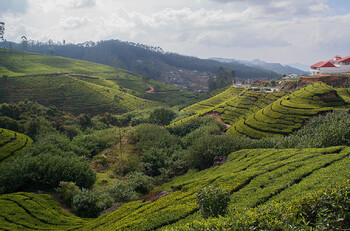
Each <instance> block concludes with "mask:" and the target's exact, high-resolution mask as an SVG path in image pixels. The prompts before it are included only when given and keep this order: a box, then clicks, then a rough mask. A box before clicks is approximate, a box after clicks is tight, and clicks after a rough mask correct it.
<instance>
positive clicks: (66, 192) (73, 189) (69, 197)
mask: <svg viewBox="0 0 350 231" xmlns="http://www.w3.org/2000/svg"><path fill="white" fill-rule="evenodd" d="M56 191H57V192H58V193H59V194H60V196H61V198H62V199H63V200H64V201H65V202H66V203H68V204H69V205H71V204H72V202H73V196H74V195H76V194H77V193H78V192H79V187H78V186H76V185H75V183H74V182H65V181H61V182H60V184H59V187H58V188H57V189H56Z"/></svg>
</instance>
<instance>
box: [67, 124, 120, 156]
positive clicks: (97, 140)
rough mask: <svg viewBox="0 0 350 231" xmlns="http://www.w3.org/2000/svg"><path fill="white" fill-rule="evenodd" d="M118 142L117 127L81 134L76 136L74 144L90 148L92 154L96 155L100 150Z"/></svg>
mask: <svg viewBox="0 0 350 231" xmlns="http://www.w3.org/2000/svg"><path fill="white" fill-rule="evenodd" d="M115 142H116V133H115V129H105V130H102V131H95V132H94V133H92V134H89V135H80V136H76V137H74V139H73V141H72V144H73V145H76V146H78V147H81V148H84V149H86V150H88V152H89V153H90V155H92V156H94V155H96V154H98V153H99V152H101V151H103V150H105V149H107V148H109V147H112V146H113V145H114V144H115Z"/></svg>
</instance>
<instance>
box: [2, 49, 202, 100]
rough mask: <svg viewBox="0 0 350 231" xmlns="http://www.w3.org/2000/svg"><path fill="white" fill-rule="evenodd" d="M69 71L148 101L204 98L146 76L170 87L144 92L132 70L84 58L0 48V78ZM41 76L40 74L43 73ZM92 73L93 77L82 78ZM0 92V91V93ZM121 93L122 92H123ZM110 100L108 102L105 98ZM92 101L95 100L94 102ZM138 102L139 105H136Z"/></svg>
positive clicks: (150, 81) (153, 82)
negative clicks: (84, 59) (116, 68)
mask: <svg viewBox="0 0 350 231" xmlns="http://www.w3.org/2000/svg"><path fill="white" fill-rule="evenodd" d="M53 73H69V74H70V75H71V76H73V77H75V78H78V79H80V80H82V81H86V82H90V83H94V84H95V85H100V86H106V81H108V80H111V81H110V82H114V83H115V84H111V83H107V85H108V86H109V87H116V88H117V89H119V88H120V87H122V88H124V90H123V91H124V92H125V93H128V94H132V95H134V96H136V97H141V98H144V99H148V100H151V101H160V102H164V103H167V104H169V105H170V106H175V105H178V104H181V105H182V106H187V105H189V104H192V103H195V102H198V101H200V100H203V99H204V97H205V94H203V93H202V94H198V93H195V92H187V91H179V89H177V88H175V87H172V86H167V85H164V84H161V83H158V82H156V81H153V80H149V81H148V84H150V85H151V86H152V87H153V88H154V89H156V90H157V91H169V92H168V93H163V94H150V93H145V91H146V90H148V89H149V87H148V86H147V85H146V84H145V83H144V81H143V80H142V78H141V77H140V76H138V75H135V74H134V73H131V72H128V71H125V70H122V69H118V71H117V72H116V71H115V68H113V67H110V66H106V65H102V64H96V63H91V62H87V61H81V60H75V59H68V58H63V57H58V56H49V55H40V54H35V53H29V52H25V53H23V52H19V51H9V50H6V51H4V50H0V78H1V77H2V76H4V75H7V76H9V77H11V78H12V77H14V76H32V77H33V75H43V74H45V75H44V77H45V78H51V76H47V75H46V74H53ZM42 77H43V76H42ZM84 77H92V78H95V79H90V78H84ZM0 90H1V92H2V94H4V92H5V93H6V92H7V90H8V89H7V88H6V85H5V88H4V87H1V89H0ZM0 94H1V93H0ZM2 97H4V96H2ZM122 97H123V96H122ZM106 103H107V104H110V103H109V102H106ZM93 104H94V103H93ZM138 106H139V105H138Z"/></svg>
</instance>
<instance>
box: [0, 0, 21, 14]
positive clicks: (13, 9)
mask: <svg viewBox="0 0 350 231" xmlns="http://www.w3.org/2000/svg"><path fill="white" fill-rule="evenodd" d="M0 6H1V7H0V16H1V15H2V14H4V13H14V14H17V13H19V14H23V13H25V12H26V10H27V7H28V2H27V0H10V1H9V0H0Z"/></svg>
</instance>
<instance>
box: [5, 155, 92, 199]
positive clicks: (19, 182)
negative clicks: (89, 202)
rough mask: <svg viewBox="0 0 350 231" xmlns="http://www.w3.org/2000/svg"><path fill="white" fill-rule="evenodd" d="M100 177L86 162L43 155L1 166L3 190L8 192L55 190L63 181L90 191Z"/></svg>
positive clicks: (75, 158) (66, 157) (79, 158)
mask: <svg viewBox="0 0 350 231" xmlns="http://www.w3.org/2000/svg"><path fill="white" fill-rule="evenodd" d="M95 180H96V173H95V172H94V171H93V169H92V168H91V166H90V164H89V162H88V161H87V160H86V159H85V158H81V157H77V156H75V155H74V154H73V155H70V156H58V155H50V154H39V155H37V156H30V155H27V156H23V157H21V158H19V159H17V160H15V161H13V162H11V163H4V164H2V165H0V188H2V187H3V189H4V192H6V193H9V192H14V191H17V190H23V189H31V190H38V189H53V188H56V187H58V186H59V183H60V182H61V181H67V182H69V181H72V182H76V184H77V185H78V186H80V187H90V186H92V185H93V184H94V182H95Z"/></svg>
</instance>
